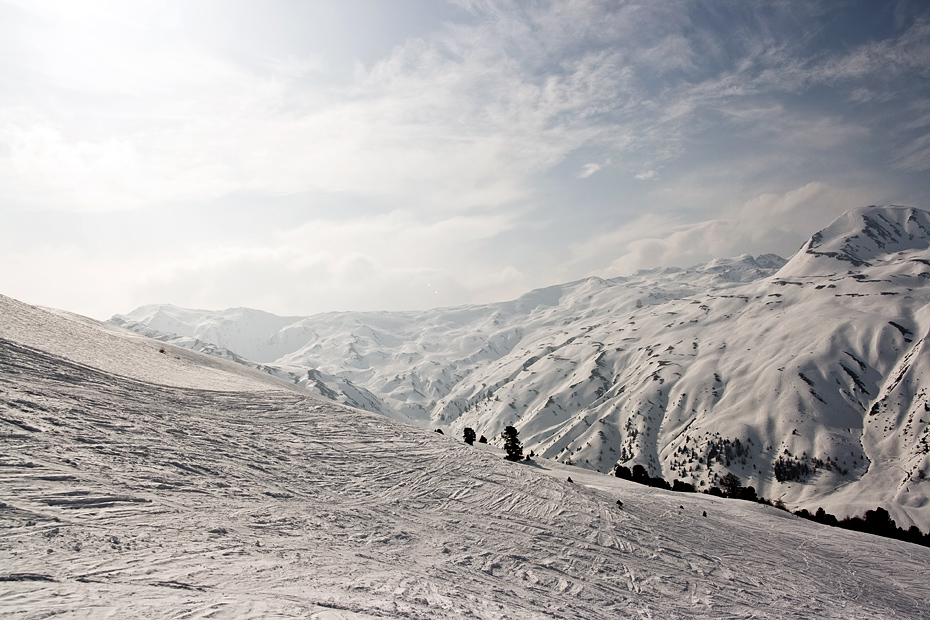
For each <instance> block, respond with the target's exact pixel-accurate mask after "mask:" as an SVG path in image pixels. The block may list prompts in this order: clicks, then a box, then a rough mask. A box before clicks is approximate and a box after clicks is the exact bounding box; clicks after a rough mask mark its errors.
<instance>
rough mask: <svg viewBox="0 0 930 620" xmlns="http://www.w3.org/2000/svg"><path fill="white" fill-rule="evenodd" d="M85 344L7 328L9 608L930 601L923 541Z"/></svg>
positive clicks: (12, 614)
mask: <svg viewBox="0 0 930 620" xmlns="http://www.w3.org/2000/svg"><path fill="white" fill-rule="evenodd" d="M4 319H6V317H4ZM52 348H54V347H52ZM145 359H148V358H145ZM190 359H191V360H196V356H193V354H192V357H191V358H190ZM82 362H83V363H78V362H75V361H71V360H68V359H65V358H63V357H60V356H58V355H55V354H52V353H48V352H45V351H43V350H40V349H39V348H33V347H32V346H26V345H24V344H22V343H19V342H14V341H12V340H9V339H5V338H3V339H0V418H3V420H2V421H0V440H2V443H3V450H2V456H0V502H2V505H0V579H2V581H0V615H3V616H4V617H9V618H17V619H26V618H29V619H32V618H45V617H52V616H53V617H56V618H59V617H60V618H95V619H96V618H127V617H134V618H191V619H193V618H316V619H320V620H332V619H339V618H352V619H355V618H361V619H366V618H423V619H425V618H529V619H533V618H663V619H674V618H714V619H737V618H741V619H742V618H810V619H815V618H816V619H823V618H836V619H840V618H842V619H851V618H861V619H863V620H864V619H870V620H871V619H873V618H888V617H894V618H915V619H916V618H925V617H926V613H927V609H928V603H930V586H928V585H927V582H926V579H925V569H926V567H927V566H928V565H930V550H928V549H925V548H922V547H917V546H914V545H909V544H906V543H902V542H898V541H892V540H886V539H879V538H874V537H871V536H868V535H864V534H858V533H855V532H847V531H843V530H838V529H831V528H826V527H822V526H819V525H816V524H813V523H810V522H807V521H802V520H799V519H797V518H795V517H793V516H791V515H789V514H787V513H784V512H780V511H777V510H775V509H771V508H769V507H765V506H760V505H757V504H750V503H745V502H738V501H727V500H721V499H718V498H713V497H708V496H697V495H684V494H673V493H670V492H664V491H659V490H655V489H650V488H647V487H640V486H638V485H635V484H632V483H629V482H626V481H622V480H618V479H615V478H611V477H608V476H605V475H601V474H597V473H594V472H590V471H586V470H581V469H578V468H573V467H568V466H564V465H560V464H555V463H550V462H548V461H540V462H539V463H535V464H534V463H520V464H514V463H509V462H506V461H504V460H503V459H502V458H501V452H500V451H499V450H496V449H494V448H491V447H487V446H475V447H470V446H467V445H464V444H463V443H462V442H461V441H460V440H458V439H457V438H453V437H448V436H440V435H438V434H436V433H431V432H428V431H425V430H420V429H416V428H413V427H409V426H405V425H402V424H399V423H395V422H392V421H390V420H387V419H385V418H383V417H379V416H376V415H373V414H369V413H365V412H360V411H357V410H351V409H347V408H345V407H342V406H339V405H336V404H332V403H328V402H326V401H323V400H321V399H319V398H316V397H312V396H305V395H301V394H299V393H296V392H294V391H290V392H288V391H286V390H284V389H271V388H270V387H269V384H268V383H264V384H260V383H258V380H257V379H255V380H254V381H255V385H254V388H253V389H248V390H243V389H240V390H239V391H215V390H207V389H192V388H190V387H172V386H169V385H161V384H156V383H151V382H146V381H140V380H138V379H137V378H136V379H134V378H129V376H126V375H130V376H135V377H139V376H144V375H145V372H146V370H145V369H144V368H142V369H140V368H137V367H133V366H132V364H128V363H127V365H126V367H125V368H124V370H125V371H126V372H124V373H123V374H122V375H120V374H114V372H112V371H109V372H108V371H103V370H98V369H96V368H93V367H92V366H91V365H88V364H87V363H86V360H82ZM118 362H119V360H110V362H109V366H110V367H112V366H113V364H117V365H118ZM211 372H212V371H211ZM211 376H212V375H211ZM242 381H245V380H244V379H242ZM223 384H224V382H223V381H222V380H219V379H217V385H223ZM208 385H209V384H208ZM272 387H273V386H272ZM569 476H571V477H572V479H573V480H574V483H569V482H568V481H567V478H568V477H569ZM617 499H622V501H623V502H624V506H623V509H622V510H621V509H619V508H618V507H617V506H616V504H615V502H616V500H617ZM703 511H706V512H707V515H708V516H707V517H703V516H702V512H703Z"/></svg>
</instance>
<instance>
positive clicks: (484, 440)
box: [478, 435, 488, 443]
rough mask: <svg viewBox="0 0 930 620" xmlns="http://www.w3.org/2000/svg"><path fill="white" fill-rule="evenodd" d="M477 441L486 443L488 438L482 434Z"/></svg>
mask: <svg viewBox="0 0 930 620" xmlns="http://www.w3.org/2000/svg"><path fill="white" fill-rule="evenodd" d="M478 443H488V438H487V437H485V436H484V435H482V436H481V438H480V439H479V440H478Z"/></svg>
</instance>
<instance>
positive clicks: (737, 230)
mask: <svg viewBox="0 0 930 620" xmlns="http://www.w3.org/2000/svg"><path fill="white" fill-rule="evenodd" d="M866 200H867V197H866V196H865V195H864V194H863V192H862V191H861V190H855V189H841V188H836V187H830V186H827V185H825V184H823V183H816V182H815V183H808V184H806V185H804V186H802V187H799V188H796V189H793V190H791V191H788V192H785V193H782V194H774V193H766V194H761V195H758V196H756V197H754V198H752V199H750V200H747V201H745V202H744V203H743V204H741V205H739V206H736V207H734V208H730V209H728V210H726V211H724V212H723V213H721V214H720V215H719V216H718V217H716V218H713V219H709V220H703V221H697V222H689V221H687V219H685V216H684V215H678V216H673V217H670V216H664V215H660V214H656V213H647V214H644V215H642V216H641V217H639V218H637V219H636V220H634V221H632V222H630V223H629V224H626V225H624V226H620V227H618V228H617V229H615V230H613V231H610V232H608V233H605V234H602V235H598V236H597V237H595V238H593V239H588V240H586V241H585V242H584V243H581V244H577V245H575V246H573V248H572V251H573V259H572V260H573V261H574V262H578V263H581V262H591V261H592V259H594V260H595V261H596V262H601V263H602V264H605V263H607V262H608V260H609V259H608V258H607V257H608V256H610V255H611V254H613V256H614V257H615V258H614V259H613V260H612V261H611V262H610V266H609V267H608V268H606V269H603V270H600V271H599V272H598V273H597V275H601V276H606V277H613V276H617V275H628V274H631V273H633V272H635V271H636V270H638V269H646V268H653V267H660V266H679V267H687V266H691V265H695V264H699V263H703V262H706V261H709V260H712V259H714V258H720V257H728V256H739V255H741V254H744V253H750V254H754V255H758V254H764V253H768V252H773V253H781V254H782V255H786V254H787V255H790V254H793V252H794V251H796V250H797V248H798V247H800V246H801V244H802V243H803V242H804V241H805V240H806V239H807V238H808V237H810V235H812V234H813V233H815V232H816V231H817V230H820V229H821V228H823V227H824V226H826V225H827V224H828V223H830V222H831V221H832V220H833V219H835V218H836V217H838V216H839V215H841V214H842V213H844V212H845V211H847V210H849V209H851V208H855V207H859V206H863V205H864V204H867V202H866ZM786 257H787V256H786Z"/></svg>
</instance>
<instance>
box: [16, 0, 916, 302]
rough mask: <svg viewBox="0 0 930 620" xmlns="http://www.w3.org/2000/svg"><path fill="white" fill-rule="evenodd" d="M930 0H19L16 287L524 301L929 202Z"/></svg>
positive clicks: (232, 298)
mask: <svg viewBox="0 0 930 620" xmlns="http://www.w3.org/2000/svg"><path fill="white" fill-rule="evenodd" d="M928 190H930V4H928V3H927V2H924V1H922V0H913V1H907V0H900V1H898V2H893V1H892V2H873V1H861V2H852V1H844V0H828V1H823V2H818V1H816V0H803V1H792V0H772V1H764V2H763V1H754V0H708V1H699V0H695V1H687V2H685V1H672V0H670V1H661V2H656V1H655V0H641V1H639V0H631V1H608V0H603V1H599V0H556V1H553V2H546V1H542V0H540V1H532V0H525V1H508V0H453V1H449V2H445V1H443V0H306V1H303V0H262V1H261V2H258V1H257V0H255V1H245V0H198V1H197V2H188V1H172V0H158V1H153V2H147V1H141V0H140V1H132V0H119V1H100V0H82V2H80V3H78V2H72V1H69V0H65V1H61V2H54V1H45V0H15V1H10V0H0V294H4V295H7V296H11V297H15V298H17V299H21V300H23V301H26V302H29V303H35V304H41V305H47V306H53V307H57V308H63V309H66V310H70V311H73V312H78V313H81V314H85V315H88V316H92V317H95V318H99V319H105V318H108V317H110V316H112V315H113V314H117V313H125V312H128V311H130V310H132V309H134V308H136V307H138V306H141V305H144V304H153V303H171V304H175V305H178V306H183V307H191V308H202V309H216V310H219V309H224V308H229V307H240V306H245V307H252V308H259V309H262V310H266V311H269V312H274V313H277V314H283V315H311V314H315V313H318V312H326V311H345V310H421V309H428V308H432V307H439V306H450V305H460V304H473V303H488V302H493V301H504V300H509V299H513V298H515V297H517V296H519V295H521V294H523V293H525V292H527V291H529V290H531V289H534V288H539V287H543V286H549V285H553V284H558V283H562V282H569V281H573V280H577V279H580V278H584V277H588V276H600V277H616V276H624V275H629V274H631V273H633V272H635V271H636V270H638V269H647V268H653V267H660V266H678V267H686V266H690V265H695V264H699V263H703V262H706V261H709V260H711V259H713V258H717V257H731V256H738V255H740V254H743V253H750V254H753V255H758V254H763V253H769V252H773V253H776V254H780V255H782V256H785V257H787V256H790V255H791V254H793V253H794V252H795V251H796V250H797V249H798V248H799V247H800V246H801V244H802V243H803V242H804V241H805V240H806V239H807V238H808V237H809V236H810V235H811V234H813V233H814V232H816V231H817V230H819V229H820V228H822V227H824V226H825V225H827V224H828V223H829V222H830V221H832V220H833V219H834V218H835V217H837V216H838V215H840V214H841V213H843V212H844V211H846V210H848V209H852V208H857V207H861V206H865V205H870V204H902V205H908V206H914V207H919V208H924V209H930V191H928Z"/></svg>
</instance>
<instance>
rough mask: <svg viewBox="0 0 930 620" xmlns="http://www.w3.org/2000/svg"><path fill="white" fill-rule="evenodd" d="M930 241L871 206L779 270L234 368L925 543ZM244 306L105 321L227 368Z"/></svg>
mask: <svg viewBox="0 0 930 620" xmlns="http://www.w3.org/2000/svg"><path fill="white" fill-rule="evenodd" d="M928 231H930V214H928V213H927V212H925V211H921V210H919V209H913V208H907V207H894V206H891V207H867V208H862V209H857V210H853V211H850V212H848V213H847V214H846V215H844V216H843V217H841V218H839V219H838V220H837V221H836V222H834V223H832V224H831V225H830V226H828V227H827V228H826V229H824V230H823V231H820V232H818V233H816V234H814V235H813V236H812V238H811V239H810V241H809V242H808V243H806V244H805V245H804V247H803V248H802V249H801V250H800V251H799V252H798V253H797V254H796V255H795V256H794V257H792V258H791V260H790V261H788V262H787V264H786V263H785V261H784V260H782V259H779V258H778V257H775V256H772V255H766V256H761V257H757V258H753V257H751V256H743V257H739V258H737V259H730V260H718V261H714V262H713V263H710V264H708V265H705V266H701V267H697V268H693V269H688V270H678V269H658V270H652V271H647V272H641V273H638V274H636V275H634V276H632V277H629V278H616V279H612V280H602V279H598V278H589V279H586V280H582V281H579V282H574V283H570V284H565V285H560V286H554V287H550V288H547V289H541V290H537V291H533V292H531V293H528V294H527V295H524V296H523V297H521V298H519V299H517V300H514V301H512V302H506V303H498V304H490V305H487V306H471V307H462V308H446V309H438V310H432V311H428V312H418V313H333V314H323V315H317V316H314V317H309V318H303V319H298V320H294V321H291V322H289V323H288V324H287V325H286V326H284V327H281V328H278V327H277V325H274V326H270V327H269V328H268V329H267V330H266V331H264V332H262V333H260V334H259V333H250V334H249V336H248V338H247V339H246V340H247V344H248V346H250V347H254V346H256V345H255V343H259V342H265V343H267V344H266V348H264V349H262V351H263V352H262V353H260V354H258V355H257V356H256V357H255V358H253V359H252V360H251V361H250V360H241V361H244V362H246V363H252V364H253V365H258V363H259V362H260V363H261V364H263V365H264V367H265V369H266V370H268V371H270V372H273V373H276V374H278V375H279V376H282V377H286V378H288V379H289V380H291V381H294V382H296V383H298V384H300V385H304V386H307V387H309V388H311V389H315V390H316V391H318V392H319V393H322V394H326V395H327V396H328V397H331V398H335V399H337V400H341V401H342V402H346V403H349V404H353V405H355V406H359V407H363V408H365V409H368V410H370V411H376V412H379V413H383V414H385V415H390V416H392V417H395V418H397V419H409V420H411V421H413V422H415V423H419V424H421V425H425V426H438V427H443V428H446V430H447V431H449V430H451V432H452V433H454V434H456V435H460V433H461V431H462V429H463V428H464V427H472V428H474V429H475V430H476V431H477V432H478V433H479V434H484V435H486V436H487V437H489V438H492V439H494V438H496V437H498V435H499V433H500V431H501V430H502V429H503V427H504V426H506V425H508V424H513V425H515V426H516V427H517V428H518V429H519V430H520V433H521V437H522V438H523V440H524V442H525V443H526V445H527V446H528V447H529V448H531V449H533V450H535V451H536V452H537V453H538V454H540V455H542V456H544V457H546V458H550V459H555V460H559V461H561V462H565V463H573V464H575V465H577V466H581V467H585V468H590V469H593V470H597V471H602V472H608V471H611V469H612V468H613V466H614V465H615V464H616V463H622V464H626V465H628V466H631V465H633V464H637V463H638V464H642V465H644V466H645V467H646V468H647V469H648V470H649V472H650V473H651V474H652V475H661V476H663V477H665V478H666V479H667V480H669V481H671V480H672V479H680V480H684V481H688V482H692V483H694V484H695V485H696V486H698V488H704V489H706V488H709V487H710V486H711V485H713V484H715V483H716V482H717V481H718V480H719V479H720V478H721V477H722V476H723V475H724V474H725V473H727V472H732V473H734V474H735V475H737V476H739V477H740V478H741V480H742V481H743V482H744V483H745V484H747V485H752V486H754V487H755V488H756V490H757V491H758V492H759V493H760V494H761V495H763V496H765V497H768V498H770V499H782V500H783V501H785V502H786V503H787V504H788V505H789V506H792V507H804V508H808V509H810V510H815V509H816V508H817V507H820V506H823V507H824V508H825V509H826V510H827V511H828V512H833V513H834V514H836V515H838V516H840V517H842V516H848V515H858V514H862V513H864V512H865V511H866V510H868V509H872V508H875V507H877V506H882V507H884V508H886V509H887V510H889V512H890V513H891V514H892V516H893V517H894V518H895V519H896V520H897V521H898V523H899V524H900V525H903V526H904V527H908V526H910V525H914V524H916V525H917V526H918V527H919V528H921V529H922V530H923V531H927V530H928V529H930V482H928V481H927V473H928V472H930V458H928V452H930V443H928V439H930V437H928V432H930V431H928V425H930V413H928V412H930V403H928V393H927V387H926V386H927V377H928V374H927V373H928V371H930V356H928V352H927V350H926V347H925V340H924V336H925V334H927V332H928V330H930V310H928V308H930V289H928V287H927V278H928V277H930V234H928ZM242 312H245V311H227V313H225V314H224V313H213V312H207V311H188V310H182V309H178V308H173V307H170V306H149V307H145V308H140V309H138V310H136V311H134V312H132V313H129V314H127V315H123V316H118V317H114V319H113V320H112V322H113V323H115V324H118V325H121V326H125V327H128V328H130V329H133V330H137V331H140V332H143V333H146V334H148V335H152V336H156V337H159V338H161V339H164V340H166V341H170V342H175V343H178V344H182V345H184V346H191V347H193V348H200V349H202V350H205V351H208V352H212V353H216V354H221V355H226V356H228V357H232V358H235V357H237V356H239V352H238V351H236V349H235V347H236V346H239V342H245V341H244V340H243V338H242V336H241V333H242V331H243V330H242V327H241V326H242V322H241V321H239V320H237V319H235V318H232V317H234V316H235V315H237V314H239V313H242ZM182 316H183V317H186V318H184V319H183V320H182V318H181V317H182ZM169 319H170V320H169ZM168 325H172V326H174V327H172V329H174V330H175V331H171V329H167V327H166V330H164V331H163V330H162V329H160V328H161V327H165V326H168ZM179 325H180V327H178V326H179ZM243 346H245V344H243ZM275 356H278V357H275Z"/></svg>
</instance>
